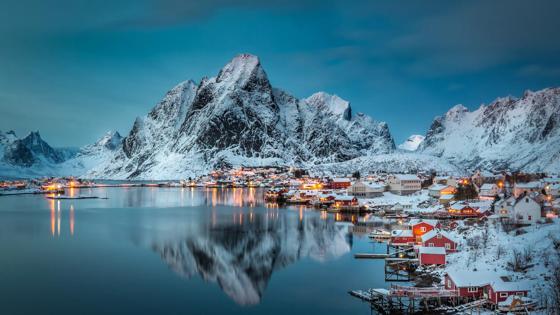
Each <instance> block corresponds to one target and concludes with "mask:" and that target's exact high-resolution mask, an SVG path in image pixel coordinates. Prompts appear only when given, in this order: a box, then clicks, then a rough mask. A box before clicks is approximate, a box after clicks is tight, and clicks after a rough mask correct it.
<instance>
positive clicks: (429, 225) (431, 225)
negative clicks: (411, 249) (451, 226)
mask: <svg viewBox="0 0 560 315" xmlns="http://www.w3.org/2000/svg"><path fill="white" fill-rule="evenodd" d="M408 226H409V227H410V229H411V230H412V234H413V235H414V237H415V238H416V242H417V243H420V242H421V240H420V238H421V236H422V235H424V234H426V233H428V232H430V231H432V230H433V229H435V228H439V227H440V223H439V221H438V220H423V219H412V220H410V221H409V222H408Z"/></svg>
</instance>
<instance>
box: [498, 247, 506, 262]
mask: <svg viewBox="0 0 560 315" xmlns="http://www.w3.org/2000/svg"><path fill="white" fill-rule="evenodd" d="M505 253H506V252H505V248H504V247H503V246H502V245H498V247H496V259H500V258H502V256H503V255H504V254H505Z"/></svg>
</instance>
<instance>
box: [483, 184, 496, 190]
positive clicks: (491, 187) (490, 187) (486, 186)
mask: <svg viewBox="0 0 560 315" xmlns="http://www.w3.org/2000/svg"><path fill="white" fill-rule="evenodd" d="M494 187H496V184H488V183H485V184H482V186H481V187H480V190H491V189H494Z"/></svg>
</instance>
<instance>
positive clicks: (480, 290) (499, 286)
mask: <svg viewBox="0 0 560 315" xmlns="http://www.w3.org/2000/svg"><path fill="white" fill-rule="evenodd" d="M445 288H446V289H447V290H457V293H458V295H459V296H460V297H464V298H469V299H474V300H477V299H481V298H484V299H487V300H488V301H490V302H491V303H494V304H498V303H499V302H502V301H505V300H506V299H507V298H508V297H509V296H511V295H517V296H527V295H528V293H529V288H528V286H527V285H525V284H524V283H521V282H512V281H510V279H509V278H508V277H507V276H500V275H497V274H496V273H495V272H490V271H474V272H473V271H463V270H461V271H450V272H448V273H447V274H446V275H445Z"/></svg>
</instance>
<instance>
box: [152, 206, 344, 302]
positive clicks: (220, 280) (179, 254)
mask: <svg viewBox="0 0 560 315" xmlns="http://www.w3.org/2000/svg"><path fill="white" fill-rule="evenodd" d="M285 211H289V210H285ZM215 215H216V214H212V216H215ZM247 217H248V220H247ZM212 222H213V223H212V226H211V227H209V228H207V229H202V230H199V231H193V232H191V233H189V234H188V235H186V236H183V237H181V238H177V239H169V240H166V241H154V242H153V243H152V248H153V250H154V251H156V252H157V253H159V254H160V256H161V258H162V260H163V261H164V262H165V263H166V264H168V265H169V267H170V268H171V269H172V270H173V271H175V272H176V273H177V274H178V275H180V276H182V277H185V278H191V277H193V276H195V275H198V276H200V277H201V278H202V279H204V280H205V281H209V282H214V283H217V284H218V285H219V286H220V288H221V289H222V290H223V291H224V292H225V293H226V294H227V295H228V296H229V297H231V298H232V299H233V300H234V301H235V302H236V303H238V304H242V305H248V304H249V305H250V304H257V303H259V301H260V300H261V298H262V296H263V293H264V290H265V288H266V286H267V284H268V282H269V280H270V278H271V276H272V273H273V272H274V271H275V270H278V269H280V268H283V267H285V266H287V265H289V264H292V263H294V262H296V261H298V260H300V259H302V258H307V257H308V258H311V259H313V260H317V261H324V260H329V259H334V258H337V257H339V256H341V255H343V254H345V253H347V252H349V251H350V243H349V241H348V237H349V235H348V227H347V226H345V225H343V224H339V223H335V222H334V221H333V220H324V219H321V217H320V216H315V215H314V216H305V217H302V218H300V216H291V215H279V213H278V211H274V212H271V211H268V210H267V211H266V212H265V213H262V212H255V213H254V212H249V213H248V214H247V213H244V212H240V213H236V212H234V213H233V214H232V217H231V222H229V223H226V222H223V220H221V222H220V223H219V224H216V223H215V219H214V218H213V219H212Z"/></svg>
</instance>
